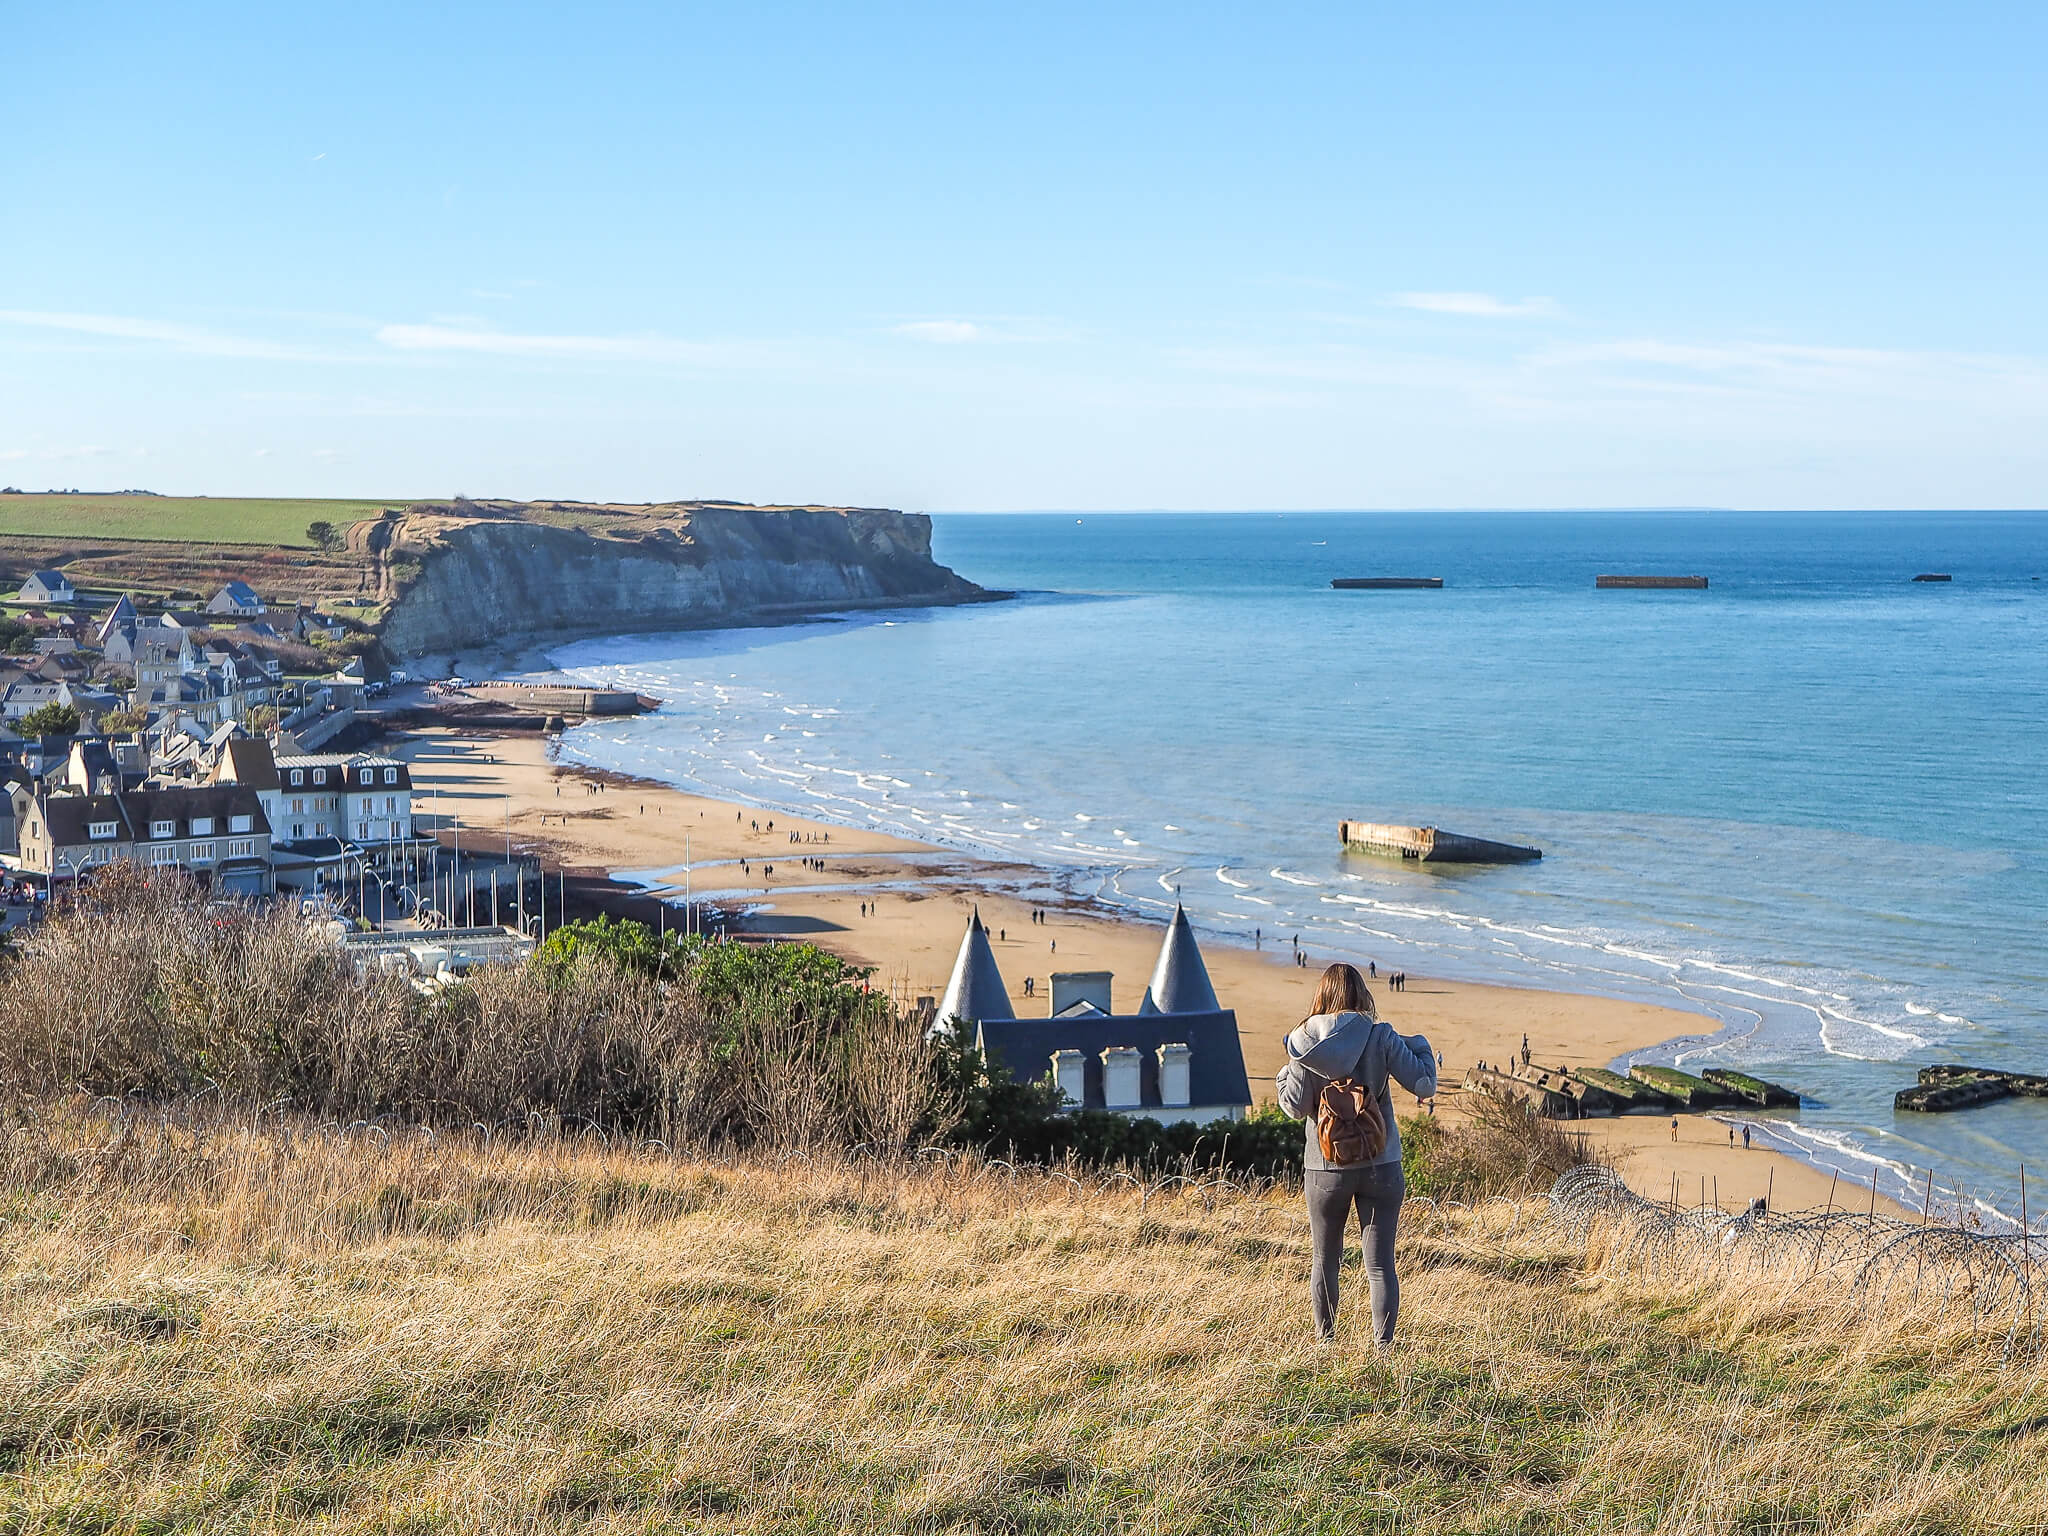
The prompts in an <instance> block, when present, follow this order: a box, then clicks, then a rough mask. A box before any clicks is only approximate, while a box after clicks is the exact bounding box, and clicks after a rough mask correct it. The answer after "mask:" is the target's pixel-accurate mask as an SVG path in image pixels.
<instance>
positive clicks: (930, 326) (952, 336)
mask: <svg viewBox="0 0 2048 1536" xmlns="http://www.w3.org/2000/svg"><path fill="white" fill-rule="evenodd" d="M893 329H894V330H895V332H896V334H897V335H898V336H908V337H910V338H911V339H912V340H914V341H936V342H938V343H940V344H941V345H943V346H958V345H959V344H960V343H962V342H968V341H988V340H990V339H991V333H990V332H989V331H987V330H986V329H984V328H983V327H981V326H978V325H976V324H975V323H974V322H973V321H972V320H907V321H905V322H904V323H903V324H902V325H899V326H895V327H893Z"/></svg>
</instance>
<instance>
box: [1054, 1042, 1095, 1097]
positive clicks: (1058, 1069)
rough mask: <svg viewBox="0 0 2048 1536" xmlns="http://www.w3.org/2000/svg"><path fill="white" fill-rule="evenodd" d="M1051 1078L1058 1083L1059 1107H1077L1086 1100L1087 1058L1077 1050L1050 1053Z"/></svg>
mask: <svg viewBox="0 0 2048 1536" xmlns="http://www.w3.org/2000/svg"><path fill="white" fill-rule="evenodd" d="M1052 1080H1053V1081H1054V1082H1055V1083H1057V1084H1059V1089H1060V1098H1061V1099H1062V1100H1063V1101H1064V1102H1062V1104H1061V1105H1060V1108H1062V1109H1067V1108H1070V1107H1071V1108H1073V1109H1079V1108H1080V1107H1081V1106H1082V1105H1084V1104H1086V1103H1087V1102H1088V1058H1087V1057H1086V1056H1084V1055H1083V1054H1082V1053H1081V1052H1079V1051H1054V1052H1053V1053H1052Z"/></svg>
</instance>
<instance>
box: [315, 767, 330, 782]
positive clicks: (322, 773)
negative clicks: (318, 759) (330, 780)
mask: <svg viewBox="0 0 2048 1536" xmlns="http://www.w3.org/2000/svg"><path fill="white" fill-rule="evenodd" d="M313 782H314V783H315V784H325V783H326V782H327V770H326V769H325V768H315V769H314V770H313Z"/></svg>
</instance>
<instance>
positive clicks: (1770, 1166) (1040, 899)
mask: <svg viewBox="0 0 2048 1536" xmlns="http://www.w3.org/2000/svg"><path fill="white" fill-rule="evenodd" d="M548 747H549V743H548V741H547V739H546V738H544V737H541V736H538V735H528V734H522V733H507V734H488V733H481V732H454V731H423V732H418V733H415V734H413V735H411V736H409V737H406V738H395V739H394V740H393V742H392V743H391V750H392V751H393V753H394V755H396V756H399V757H402V758H405V759H408V760H409V761H411V762H412V764H413V782H414V785H415V792H414V793H415V809H417V810H420V811H424V812H438V813H439V814H441V815H444V816H449V815H452V816H457V817H459V818H460V819H461V822H462V825H463V827H464V828H465V829H471V828H474V829H477V831H476V832H474V833H471V834H470V836H471V837H472V838H475V839H477V840H478V841H481V838H482V834H484V833H488V834H489V835H490V842H491V843H492V844H496V842H497V840H498V838H500V837H506V836H509V839H510V841H511V844H512V846H513V847H514V848H515V849H518V850H521V851H524V852H526V853H529V854H530V853H541V854H542V855H543V856H544V858H545V861H546V863H547V866H548V868H549V869H550V870H553V869H555V868H558V867H559V868H563V869H567V870H570V871H572V872H578V873H586V872H587V873H590V874H596V873H598V872H600V871H609V872H611V873H612V874H613V875H614V876H615V877H617V878H619V879H623V880H632V881H636V882H645V883H647V884H649V885H650V887H651V888H653V889H655V890H657V891H658V892H660V893H661V894H663V895H666V896H670V897H673V898H676V899H680V898H681V897H682V895H683V894H684V891H685V888H686V887H687V889H688V890H689V892H690V894H691V896H692V897H693V899H694V900H696V901H699V902H708V903H711V904H713V905H715V906H717V907H719V908H721V909H723V910H725V911H727V912H744V913H745V914H746V921H745V923H744V927H745V928H746V930H747V931H748V932H751V933H756V934H770V935H775V936H779V937H787V938H793V939H802V940H805V941H808V942H812V943H816V944H818V945H820V946H822V947H824V948H826V949H829V950H831V951H833V952H834V953H836V954H839V955H842V956H844V957H845V958H847V959H848V960H851V961H853V962H855V963H857V964H860V965H865V966H871V967H873V968H874V972H875V980H876V983H877V985H882V986H886V987H888V988H889V989H890V991H891V992H892V993H893V994H894V995H895V996H897V997H898V998H899V999H900V1000H901V1001H902V1002H903V1003H905V1004H906V1005H909V1004H912V1003H914V1002H915V1001H916V1000H917V999H918V998H919V997H933V998H936V997H937V996H938V995H939V994H940V993H942V992H943V991H944V990H945V985H946V978H947V976H948V975H949V974H950V973H951V970H952V966H953V959H954V956H955V954H956V953H957V952H958V950H959V947H960V940H961V936H962V933H963V932H964V930H965V927H966V923H967V918H968V916H969V914H970V913H971V912H973V911H974V910H975V909H976V908H979V910H980V912H981V916H982V920H983V921H984V922H985V923H986V924H987V925H988V927H989V930H990V938H991V940H992V942H993V944H994V948H995V954H996V961H997V964H998V965H999V966H1000V967H1001V968H1002V972H1003V979H1004V981H1005V983H1006V984H1007V986H1008V988H1009V992H1010V996H1011V999H1012V1000H1013V1002H1014V1004H1015V1006H1016V1009H1017V1012H1018V1014H1019V1016H1021V1017H1030V1016H1031V1015H1033V1014H1040V1015H1042V1014H1044V1013H1045V1012H1046V1002H1045V999H1046V996H1047V990H1046V989H1047V978H1048V976H1049V975H1050V973H1051V972H1053V971H1055V970H1063V971H1064V970H1077V971H1112V972H1114V973H1115V982H1114V994H1113V998H1114V1002H1115V1005H1116V1006H1117V1007H1118V1008H1133V1009H1134V1008H1135V1007H1136V1005H1137V1001H1138V998H1139V997H1140V996H1141V995H1142V994H1143V991H1144V988H1145V984H1146V982H1147V981H1148V980H1149V979H1150V977H1151V974H1152V967H1153V964H1154V962H1155V961H1156V960H1157V958H1158V952H1159V941H1160V935H1161V932H1162V929H1163V925H1164V921H1165V917H1166V915H1167V914H1166V913H1165V912H1163V911H1162V913H1161V915H1160V920H1159V923H1157V924H1147V923H1141V922H1138V921H1134V920H1132V919H1131V918H1129V917H1128V916H1126V915H1124V914H1122V913H1120V912H1119V913H1111V912H1108V911H1106V910H1104V909H1102V908H1098V907H1094V906H1091V905H1089V904H1087V903H1083V902H1079V901H1075V900H1073V899H1071V898H1070V897H1067V896H1066V895H1064V894H1063V893H1061V892H1059V891H1058V890H1057V888H1056V887H1055V886H1054V885H1053V883H1052V881H1051V878H1050V877H1049V875H1048V874H1047V872H1046V871H1044V870H1042V869H1039V868H1038V867H1036V866H1032V865H1023V864H1005V863H1001V862H995V861H990V860H984V859H978V858H973V857H970V856H968V855H965V854H961V853H957V852H954V851H952V850H949V849H944V848H937V847H932V846H930V845H926V844H919V843H913V842H908V841H905V840H903V839H900V838H894V837H888V836H884V835H881V834H879V833H873V832H866V831H862V830H859V829H852V828H847V827H840V826H833V825H831V824H830V823H826V822H820V821H812V820H807V819H805V818H802V817H791V816H788V815H785V814H783V813H781V812H767V811H762V810H759V809H756V808H752V807H748V806H743V805H738V804H736V803H733V802H730V801H723V800H710V799H704V798H702V797H699V796H694V795H687V794H684V793H682V792H680V791H678V790H675V789H671V788H668V787H666V786H662V785H655V784H648V783H645V782H643V781H638V780H632V779H626V778H623V777H620V776H617V775H611V774H603V773H599V772H595V771H593V770H589V769H585V768H582V767H580V766H577V765H573V764H557V763H555V762H554V761H552V760H551V758H550V757H549V754H548ZM792 834H795V836H796V837H797V838H798V839H800V841H797V842H792V841H791V835H792ZM742 860H744V861H745V863H744V867H743V865H742ZM811 860H816V861H818V862H819V864H820V866H821V867H819V868H813V867H811V866H810V863H809V862H808V861H811ZM864 905H865V907H866V910H864ZM1034 910H1038V911H1041V912H1042V913H1043V914H1044V920H1043V921H1042V922H1040V923H1033V922H1032V920H1031V914H1032V912H1033V911H1034ZM1202 950H1203V955H1204V958H1205V959H1206V960H1207V961H1208V965H1209V973H1210V977H1211V979H1212V980H1213V981H1214V983H1215V986H1216V991H1217V995H1218V996H1219V997H1220V998H1221V999H1222V1000H1223V1003H1224V1006H1226V1007H1229V1008H1234V1009H1235V1010H1236V1011H1237V1017H1238V1025H1239V1030H1240V1034H1241V1037H1242V1040H1243V1045H1244V1056H1245V1067H1246V1070H1247V1072H1248V1073H1249V1074H1250V1076H1251V1080H1252V1095H1253V1098H1254V1099H1255V1100H1261V1099H1270V1098H1271V1097H1272V1080H1273V1073H1274V1072H1275V1071H1276V1070H1277V1069H1278V1067H1279V1065H1280V1063H1281V1061H1282V1059H1283V1048H1282V1045H1281V1040H1282V1038H1283V1037H1284V1036H1285V1035H1286V1033H1287V1031H1288V1030H1289V1029H1291V1028H1292V1027H1293V1026H1294V1025H1295V1024H1296V1023H1298V1022H1299V1021H1300V1019H1301V1018H1302V1016H1303V1015H1304V1014H1305V1013H1306V1012H1307V1011H1308V1005H1309V998H1310V995H1311V993H1312V992H1313V990H1314V986H1315V980H1316V977H1317V975H1318V973H1319V972H1320V970H1321V968H1322V966H1323V964H1325V963H1327V960H1328V959H1329V958H1332V957H1320V958H1319V957H1318V956H1316V955H1315V954H1313V953H1311V954H1309V955H1307V957H1306V958H1307V962H1308V963H1307V966H1306V967H1305V968H1304V967H1302V966H1298V965H1297V964H1296V961H1295V953H1294V950H1293V948H1292V946H1291V944H1290V943H1289V942H1287V938H1286V936H1284V935H1282V936H1278V937H1274V936H1268V938H1267V939H1266V941H1265V942H1264V943H1263V944H1261V945H1260V946H1259V947H1257V948H1247V947H1243V946H1240V945H1235V944H1228V943H1224V942H1222V941H1220V940H1218V939H1215V938H1213V937H1210V936H1207V935H1204V936H1202ZM1027 977H1029V978H1031V979H1032V980H1033V982H1034V983H1035V990H1036V994H1037V995H1036V996H1035V997H1027V996H1026V994H1025V992H1024V984H1025V979H1026V978H1027ZM1373 995H1374V998H1375V1000H1376V1002H1377V1004H1378V1007H1379V1011H1380V1013H1381V1014H1382V1015H1383V1016H1384V1017H1386V1018H1387V1019H1388V1020H1389V1021H1390V1022H1391V1023H1392V1024H1393V1025H1394V1026H1395V1027H1396V1028H1397V1029H1400V1030H1402V1031H1404V1032H1406V1033H1416V1032H1420V1033H1422V1034H1425V1035H1427V1036H1428V1037H1429V1039H1430V1042H1431V1044H1433V1045H1434V1046H1435V1047H1436V1048H1437V1049H1438V1050H1439V1051H1440V1052H1442V1054H1443V1057H1444V1068H1443V1074H1442V1078H1443V1082H1444V1085H1445V1086H1444V1089H1443V1091H1442V1092H1441V1093H1440V1095H1439V1098H1438V1111H1439V1112H1440V1113H1446V1114H1454V1113H1456V1101H1457V1097H1458V1091H1457V1090H1456V1088H1455V1087H1454V1086H1453V1085H1454V1084H1455V1083H1456V1082H1457V1081H1458V1079H1459V1078H1460V1077H1462V1075H1463V1073H1464V1071H1465V1069H1466V1068H1467V1067H1468V1066H1470V1065H1471V1064H1472V1063H1473V1062H1474V1061H1478V1060H1487V1061H1501V1060H1506V1059H1507V1058H1508V1057H1509V1056H1510V1055H1512V1054H1514V1053H1515V1052H1517V1051H1519V1049H1520V1046H1521V1041H1522V1036H1523V1035H1524V1034H1527V1036H1528V1037H1529V1044H1530V1048H1531V1050H1532V1052H1533V1054H1534V1056H1535V1058H1536V1060H1538V1061H1541V1062H1556V1063H1560V1064H1564V1065H1570V1066H1605V1065H1607V1064H1608V1063H1609V1062H1611V1061H1613V1060H1614V1059H1615V1058H1616V1057H1618V1056H1621V1055H1623V1054H1625V1053H1627V1052H1629V1051H1633V1050H1641V1049H1644V1048H1646V1047H1649V1046H1652V1045H1656V1044H1657V1043H1659V1042H1661V1041H1664V1040H1668V1039H1671V1038H1673V1037H1675V1036H1678V1035H1682V1034H1692V1033H1695V1032H1697V1031H1698V1030H1699V1028H1700V1018H1701V1016H1700V1015H1697V1014H1693V1013H1687V1012H1682V1011H1680V1010H1677V1009H1671V1008H1663V1007H1659V1006H1656V1005H1654V1004H1649V1003H1635V1002H1622V1001H1617V1000H1614V999H1611V998H1599V997H1584V996H1579V995H1576V994H1571V993H1563V992H1544V991H1536V990H1533V989H1524V988H1513V987H1496V986H1484V985H1479V984H1475V983H1471V982H1460V981H1442V980H1432V979H1429V978H1425V977H1421V976H1416V975H1412V974H1411V976H1410V977H1409V981H1408V984H1407V986H1406V988H1405V990H1403V991H1400V992H1395V991H1394V990H1392V988H1391V987H1389V986H1387V985H1386V984H1385V983H1384V981H1381V982H1378V983H1375V984H1374V988H1373ZM1397 1092H1398V1091H1397ZM1738 1118H1739V1117H1738ZM1583 1128H1584V1129H1585V1130H1586V1132H1587V1133H1588V1134H1589V1135H1590V1136H1592V1137H1593V1138H1595V1139H1596V1140H1597V1141H1599V1142H1601V1143H1603V1144H1606V1145H1609V1146H1611V1147H1614V1148H1616V1149H1617V1150H1620V1151H1621V1152H1622V1154H1623V1158H1624V1161H1623V1172H1624V1174H1625V1175H1626V1176H1627V1178H1628V1181H1629V1183H1630V1184H1631V1185H1632V1186H1633V1187H1635V1188H1637V1189H1639V1190H1641V1191H1642V1192H1644V1193H1646V1194H1651V1195H1656V1196H1661V1197H1666V1198H1668V1197H1669V1196H1670V1193H1671V1188H1672V1178H1673V1175H1674V1174H1675V1175H1676V1176H1677V1179H1678V1183H1679V1188H1680V1194H1681V1198H1683V1199H1685V1200H1686V1201H1688V1202H1691V1201H1693V1200H1696V1199H1697V1198H1699V1195H1700V1192H1701V1181H1702V1180H1703V1179H1704V1180H1705V1191H1706V1195H1707V1198H1708V1199H1710V1200H1711V1199H1712V1198H1714V1196H1715V1194H1716V1192H1717V1191H1718V1196H1719V1200H1720V1203H1721V1204H1722V1205H1723V1206H1724V1207H1729V1208H1734V1207H1737V1206H1739V1205H1742V1204H1745V1203H1747V1202H1748V1201H1750V1200H1751V1199H1754V1198H1756V1197H1758V1196H1761V1195H1763V1194H1765V1192H1766V1190H1769V1192H1770V1194H1771V1198H1772V1200H1773V1203H1774V1204H1775V1205H1776V1206H1778V1207H1779V1208H1781V1209H1796V1208H1800V1207H1818V1206H1820V1205H1822V1204H1824V1203H1825V1202H1826V1201H1827V1200H1828V1198H1829V1197H1830V1185H1831V1175H1829V1174H1826V1173H1822V1172H1820V1171H1819V1170H1817V1169H1814V1168H1811V1167H1809V1166H1808V1165H1806V1164H1804V1163H1801V1162H1799V1161H1797V1160H1796V1159H1793V1158H1790V1157H1787V1156H1783V1155H1781V1154H1778V1153H1773V1152H1767V1151H1764V1150H1763V1149H1762V1148H1760V1147H1759V1148H1758V1149H1756V1150H1753V1151H1749V1152H1744V1151H1742V1150H1741V1149H1740V1146H1739V1141H1740V1137H1739V1134H1738V1137H1737V1141H1738V1145H1737V1147H1736V1148H1735V1149H1733V1150H1731V1149H1730V1148H1729V1146H1728V1134H1727V1126H1726V1124H1725V1123H1724V1122H1723V1121H1722V1120H1719V1119H1715V1118H1710V1117H1707V1116H1700V1115H1687V1116H1682V1117H1681V1118H1680V1121H1679V1136H1678V1139H1677V1141H1676V1142H1674V1141H1673V1140H1672V1138H1671V1122H1670V1120H1669V1118H1668V1117H1641V1116H1631V1117H1625V1118H1622V1119H1617V1120H1606V1121H1600V1120H1594V1121H1587V1122H1585V1123H1584V1127H1583ZM1852 1188H1854V1189H1856V1190H1857V1191H1858V1194H1857V1197H1856V1201H1855V1203H1857V1204H1861V1203H1864V1202H1866V1201H1867V1200H1868V1192H1867V1189H1864V1188H1863V1187H1862V1186H1851V1185H1850V1184H1849V1183H1848V1182H1847V1181H1846V1180H1845V1181H1843V1183H1842V1185H1841V1187H1840V1189H1838V1190H1835V1191H1834V1192H1833V1199H1834V1201H1835V1203H1836V1204H1837V1205H1841V1204H1846V1203H1850V1197H1849V1194H1848V1193H1847V1192H1848V1191H1849V1190H1851V1189H1852ZM1879 1204H1880V1206H1884V1205H1886V1202H1883V1201H1880V1202H1879Z"/></svg>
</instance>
